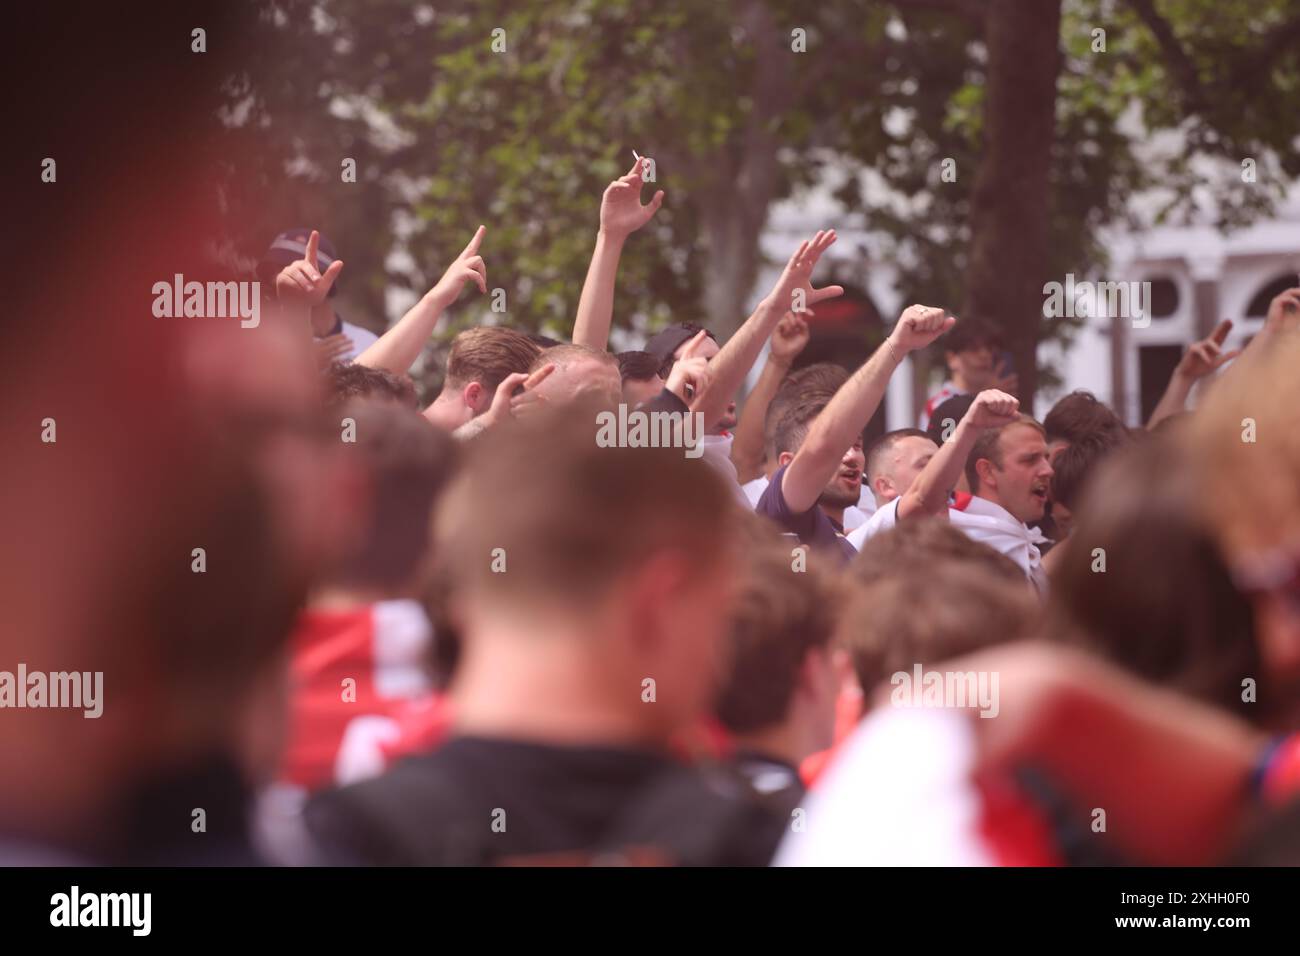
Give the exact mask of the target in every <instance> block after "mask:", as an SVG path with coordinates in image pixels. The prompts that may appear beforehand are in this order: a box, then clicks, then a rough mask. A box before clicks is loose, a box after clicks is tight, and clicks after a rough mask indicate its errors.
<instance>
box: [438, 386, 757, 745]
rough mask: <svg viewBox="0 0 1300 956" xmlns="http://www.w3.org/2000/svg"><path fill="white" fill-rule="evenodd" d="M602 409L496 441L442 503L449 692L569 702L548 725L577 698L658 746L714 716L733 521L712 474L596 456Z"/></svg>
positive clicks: (610, 451) (512, 431)
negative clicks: (450, 596) (627, 720)
mask: <svg viewBox="0 0 1300 956" xmlns="http://www.w3.org/2000/svg"><path fill="white" fill-rule="evenodd" d="M603 408H605V405H604V404H603V403H601V402H599V401H597V402H594V403H593V402H584V401H578V402H577V403H576V404H571V405H568V406H566V407H565V408H563V409H547V410H544V411H543V412H539V413H537V414H536V415H532V416H528V417H527V418H526V419H521V420H519V421H516V422H511V423H508V424H506V425H503V426H500V427H498V428H494V429H492V430H491V431H490V432H489V433H487V435H485V436H484V437H483V438H481V439H480V440H479V441H478V442H476V443H475V445H474V446H473V447H472V448H471V450H470V453H469V456H468V458H467V461H466V463H465V467H464V468H463V469H462V471H461V474H460V476H459V477H458V478H457V479H456V480H455V481H454V482H453V483H452V486H451V488H450V489H449V491H448V493H447V495H446V496H445V497H444V498H443V500H442V502H441V504H440V507H439V527H438V559H439V563H440V565H441V566H442V568H443V570H444V574H445V576H446V577H447V578H448V580H449V584H450V587H451V589H452V591H453V593H454V595H455V600H454V604H453V606H452V608H451V614H452V616H453V618H454V619H455V622H456V623H457V624H458V625H459V630H460V631H461V633H462V636H463V640H464V647H463V651H462V655H463V656H462V659H461V662H460V665H459V671H458V674H457V677H456V687H455V688H454V689H455V690H457V691H458V692H462V693H463V694H464V695H468V696H471V697H475V703H479V704H486V705H488V706H494V705H495V703H496V702H497V698H499V697H500V696H503V695H510V694H514V693H518V692H520V691H521V689H522V688H524V687H531V688H533V690H530V691H528V697H529V699H530V700H532V701H534V702H536V703H537V706H538V707H539V708H541V707H542V701H543V700H544V699H545V698H547V696H548V692H551V691H555V690H556V689H557V688H559V687H561V686H566V687H568V688H569V692H568V693H567V694H566V696H567V697H568V698H569V700H570V703H569V704H566V703H565V701H556V702H554V703H555V707H556V709H558V710H561V711H562V710H564V709H565V708H566V707H568V706H571V705H572V704H573V703H574V702H576V699H577V698H578V697H584V696H585V697H587V698H589V699H592V700H598V701H599V702H600V703H599V705H598V706H600V707H601V708H603V709H608V711H609V712H611V713H620V714H623V715H633V716H632V718H631V719H633V720H634V721H635V722H636V723H637V725H638V727H639V729H640V732H641V733H642V734H643V735H648V736H652V737H655V738H660V737H662V736H664V735H666V734H667V733H670V732H671V731H672V730H673V729H675V728H676V727H678V726H680V725H681V724H682V723H683V722H684V721H687V720H690V719H692V718H693V717H695V716H698V715H699V714H700V712H701V711H702V710H703V709H704V708H705V707H707V705H708V703H709V698H710V694H711V692H712V689H713V687H714V685H715V682H716V679H717V677H718V674H719V671H720V667H721V660H720V658H721V656H722V649H723V637H724V633H725V629H726V623H727V617H728V613H729V611H730V599H731V595H732V593H733V592H734V589H735V574H736V571H735V560H736V557H735V551H736V543H735V527H736V526H735V522H736V520H737V518H736V516H735V514H734V513H733V510H732V509H733V505H732V499H731V497H730V495H729V493H728V491H727V489H726V487H725V486H724V485H723V484H722V482H721V480H720V479H719V478H718V476H717V475H716V473H715V472H714V471H713V469H712V468H710V467H709V466H708V465H707V464H706V463H704V462H703V461H702V460H700V459H690V458H687V457H685V455H684V454H683V453H682V449H680V448H677V449H673V448H602V447H600V446H599V445H597V443H596V433H597V425H596V415H597V413H598V412H599V411H600V410H602V409H603ZM520 475H527V480H526V481H521V480H520ZM480 677H482V678H483V680H482V681H481V682H480V681H479V678H480ZM646 680H651V681H653V685H647V684H645V681H646ZM650 686H653V687H655V688H656V691H655V694H654V699H655V701H656V703H655V704H654V706H648V705H647V704H646V703H644V702H643V699H642V695H643V693H646V691H647V688H648V687H650ZM484 687H486V688H487V696H488V697H492V698H493V700H486V701H485V700H483V699H482V695H480V694H479V691H480V690H481V689H482V688H484ZM476 695H477V696H476ZM458 707H464V708H466V709H467V710H474V709H475V707H474V706H473V705H472V704H471V702H470V701H465V700H458Z"/></svg>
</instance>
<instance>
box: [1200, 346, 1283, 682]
mask: <svg viewBox="0 0 1300 956" xmlns="http://www.w3.org/2000/svg"><path fill="white" fill-rule="evenodd" d="M1261 345H1262V347H1261V349H1260V350H1259V351H1258V352H1256V354H1254V355H1251V354H1250V353H1249V352H1248V353H1247V355H1245V356H1243V357H1242V359H1241V360H1240V361H1239V363H1238V367H1237V368H1234V369H1233V370H1232V372H1230V373H1229V374H1227V375H1224V376H1223V377H1222V379H1221V380H1220V381H1218V382H1217V383H1216V384H1215V387H1214V389H1213V390H1212V391H1211V392H1210V394H1209V396H1208V397H1207V399H1206V401H1205V403H1204V404H1203V405H1202V407H1201V408H1200V409H1199V410H1198V411H1197V412H1196V414H1195V415H1194V416H1193V418H1192V420H1191V423H1190V425H1189V427H1188V429H1187V434H1186V436H1185V437H1186V438H1187V440H1188V441H1189V442H1191V444H1192V451H1193V454H1195V455H1196V456H1197V458H1198V460H1199V461H1200V462H1201V464H1202V467H1203V468H1204V470H1205V493H1204V494H1202V495H1200V496H1199V497H1198V502H1199V506H1200V508H1201V509H1202V512H1203V513H1204V514H1205V516H1206V517H1207V518H1208V521H1209V524H1210V527H1211V529H1212V531H1213V533H1214V535H1215V537H1216V538H1217V539H1218V541H1219V544H1220V546H1221V548H1222V549H1223V552H1224V555H1225V557H1226V559H1227V562H1228V565H1229V568H1230V570H1231V572H1232V576H1233V579H1234V581H1235V583H1236V585H1237V587H1238V589H1240V590H1241V591H1242V592H1243V593H1245V594H1246V595H1247V597H1248V598H1249V599H1250V601H1251V604H1252V606H1253V608H1254V612H1255V621H1256V632H1257V633H1258V635H1259V639H1260V651H1261V653H1262V655H1263V657H1264V661H1265V666H1266V667H1267V668H1268V670H1269V672H1270V674H1272V675H1274V676H1275V677H1277V678H1283V679H1285V680H1287V681H1288V682H1295V685H1296V686H1297V687H1300V375H1297V374H1296V370H1297V368H1298V367H1300V332H1297V331H1296V330H1295V329H1292V328H1287V329H1283V330H1282V331H1280V332H1278V333H1277V334H1275V335H1273V336H1272V337H1270V338H1269V339H1268V340H1267V343H1261ZM1297 704H1300V700H1296V701H1294V702H1292V707H1293V708H1294V707H1295V706H1296V705H1297Z"/></svg>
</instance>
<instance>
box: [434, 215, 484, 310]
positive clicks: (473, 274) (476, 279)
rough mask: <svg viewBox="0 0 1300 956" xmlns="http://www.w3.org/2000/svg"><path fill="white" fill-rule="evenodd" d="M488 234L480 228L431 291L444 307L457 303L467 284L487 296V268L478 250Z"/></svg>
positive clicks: (482, 227)
mask: <svg viewBox="0 0 1300 956" xmlns="http://www.w3.org/2000/svg"><path fill="white" fill-rule="evenodd" d="M486 233H487V228H486V227H484V226H479V227H478V229H477V231H475V233H474V238H473V239H471V240H470V241H469V245H467V246H466V247H465V248H464V249H462V250H461V252H460V255H458V256H457V257H456V258H455V259H454V260H452V263H451V265H449V266H448V267H447V271H446V272H444V273H443V274H442V278H441V279H439V280H438V284H437V285H435V286H434V287H433V288H432V289H431V290H429V295H430V296H432V297H433V298H434V299H436V300H437V301H438V303H439V304H440V305H441V306H442V307H444V308H445V307H446V306H449V305H451V304H452V303H453V302H455V301H456V297H457V296H459V295H460V290H461V289H463V288H464V287H465V283H466V282H473V283H474V284H475V285H476V286H478V290H479V292H482V293H483V294H485V295H486V294H487V266H486V265H484V263H483V257H482V256H480V255H479V254H478V248H479V246H480V245H482V244H483V236H484V235H485V234H486Z"/></svg>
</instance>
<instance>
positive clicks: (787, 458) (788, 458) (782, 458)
mask: <svg viewBox="0 0 1300 956" xmlns="http://www.w3.org/2000/svg"><path fill="white" fill-rule="evenodd" d="M792 461H794V455H792V454H791V453H790V452H788V451H783V452H781V454H779V455H777V456H776V466H777V467H778V468H784V467H785V466H786V465H788V464H790V462H792Z"/></svg>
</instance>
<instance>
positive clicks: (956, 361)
mask: <svg viewBox="0 0 1300 956" xmlns="http://www.w3.org/2000/svg"><path fill="white" fill-rule="evenodd" d="M946 358H947V361H948V371H949V373H950V374H951V375H952V377H953V378H954V379H957V378H959V379H961V380H962V381H964V382H965V383H966V389H967V391H971V392H978V391H982V390H983V389H986V388H989V387H991V386H992V385H993V382H994V380H995V379H996V378H997V372H996V369H995V368H994V365H993V359H994V356H993V346H992V345H990V344H988V343H981V344H979V345H975V346H973V347H971V348H968V349H963V350H962V351H960V352H949V353H947V356H946Z"/></svg>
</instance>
